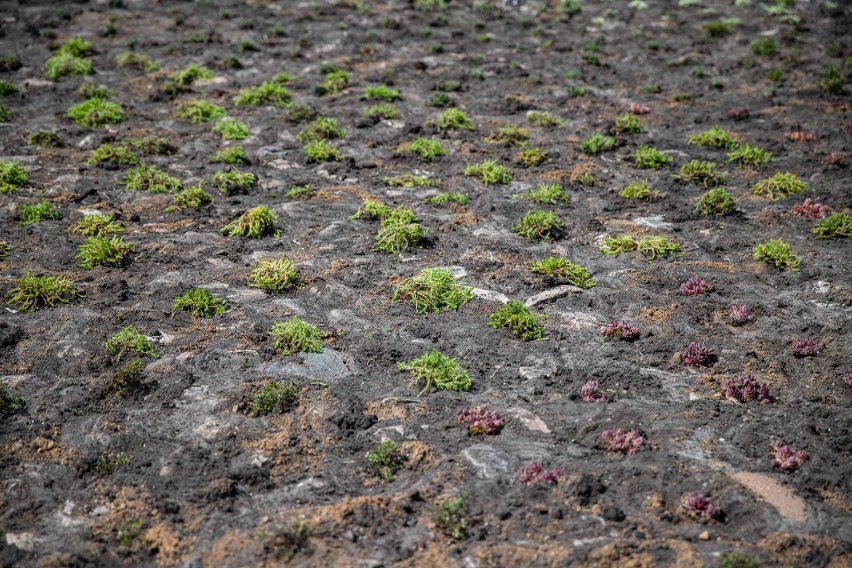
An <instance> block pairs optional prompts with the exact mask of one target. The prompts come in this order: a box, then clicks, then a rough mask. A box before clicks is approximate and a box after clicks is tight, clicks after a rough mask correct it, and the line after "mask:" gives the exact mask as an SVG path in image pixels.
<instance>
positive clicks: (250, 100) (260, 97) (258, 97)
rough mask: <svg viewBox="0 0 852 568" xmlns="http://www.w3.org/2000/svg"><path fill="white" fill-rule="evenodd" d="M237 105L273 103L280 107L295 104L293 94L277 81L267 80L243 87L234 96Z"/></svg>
mask: <svg viewBox="0 0 852 568" xmlns="http://www.w3.org/2000/svg"><path fill="white" fill-rule="evenodd" d="M234 104H235V105H237V106H264V105H271V106H274V107H278V108H289V107H290V106H291V105H292V104H293V95H292V93H290V91H289V90H288V89H287V88H286V87H283V86H282V85H280V84H278V83H275V82H266V83H261V84H260V85H256V86H254V87H248V88H245V89H241V90H240V92H239V93H238V94H237V96H236V97H235V98H234Z"/></svg>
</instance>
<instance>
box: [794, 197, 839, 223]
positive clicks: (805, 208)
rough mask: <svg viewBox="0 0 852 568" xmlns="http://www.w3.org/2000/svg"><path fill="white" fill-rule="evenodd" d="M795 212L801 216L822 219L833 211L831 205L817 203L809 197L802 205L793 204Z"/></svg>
mask: <svg viewBox="0 0 852 568" xmlns="http://www.w3.org/2000/svg"><path fill="white" fill-rule="evenodd" d="M793 213H794V214H796V215H798V216H799V217H807V218H808V219H822V218H823V217H828V215H829V213H831V207H829V206H828V205H823V204H822V203H817V202H815V201H814V200H812V199H811V198H810V197H808V198H807V199H805V200H804V201H803V202H802V203H801V204H800V205H794V206H793Z"/></svg>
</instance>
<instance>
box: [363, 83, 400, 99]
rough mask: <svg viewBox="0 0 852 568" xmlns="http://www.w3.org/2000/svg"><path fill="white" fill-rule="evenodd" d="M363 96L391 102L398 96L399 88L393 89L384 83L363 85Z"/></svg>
mask: <svg viewBox="0 0 852 568" xmlns="http://www.w3.org/2000/svg"><path fill="white" fill-rule="evenodd" d="M364 98H366V99H380V100H383V101H385V102H388V103H392V102H394V101H395V100H397V99H398V98H400V95H399V89H394V88H392V87H388V86H387V85H384V84H383V85H371V86H368V87H364Z"/></svg>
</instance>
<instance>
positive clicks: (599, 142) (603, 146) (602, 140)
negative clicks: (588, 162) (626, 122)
mask: <svg viewBox="0 0 852 568" xmlns="http://www.w3.org/2000/svg"><path fill="white" fill-rule="evenodd" d="M613 148H615V138H613V137H612V136H605V135H603V134H599V133H595V134H592V135H591V136H589V137H588V138H586V139H585V140H583V141H582V142H580V151H581V152H584V153H586V154H590V155H592V156H595V155H597V154H600V153H601V152H606V151H609V150H612V149H613Z"/></svg>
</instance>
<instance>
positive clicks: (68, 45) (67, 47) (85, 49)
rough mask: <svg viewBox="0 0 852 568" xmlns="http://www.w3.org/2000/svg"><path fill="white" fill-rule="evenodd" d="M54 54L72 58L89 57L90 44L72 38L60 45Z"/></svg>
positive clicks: (77, 38) (90, 53) (90, 51)
mask: <svg viewBox="0 0 852 568" xmlns="http://www.w3.org/2000/svg"><path fill="white" fill-rule="evenodd" d="M56 53H67V54H68V55H73V56H74V57H90V56H91V55H92V42H90V41H86V40H84V39H83V38H80V37H72V38H70V39H68V40H66V41H65V43H63V44H62V45H60V46H59V49H57V50H56Z"/></svg>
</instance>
